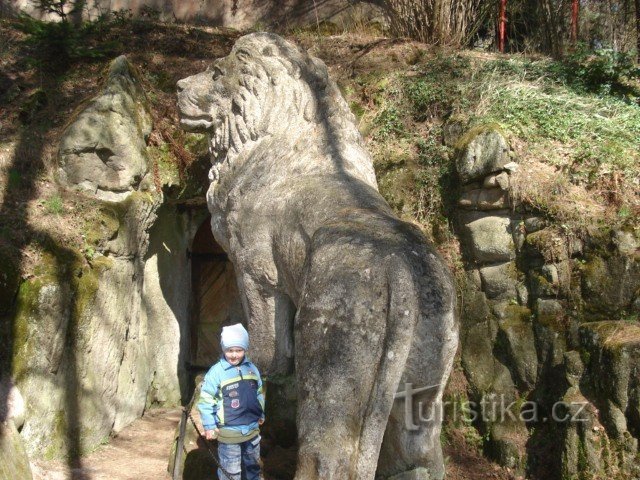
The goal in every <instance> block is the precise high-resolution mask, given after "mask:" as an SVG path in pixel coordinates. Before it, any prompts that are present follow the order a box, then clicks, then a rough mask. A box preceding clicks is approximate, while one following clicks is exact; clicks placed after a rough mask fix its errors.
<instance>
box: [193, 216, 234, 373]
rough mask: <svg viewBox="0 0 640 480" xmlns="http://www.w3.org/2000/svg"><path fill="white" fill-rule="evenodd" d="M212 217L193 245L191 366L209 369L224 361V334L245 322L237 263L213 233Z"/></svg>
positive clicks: (202, 228)
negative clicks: (237, 279)
mask: <svg viewBox="0 0 640 480" xmlns="http://www.w3.org/2000/svg"><path fill="white" fill-rule="evenodd" d="M210 223H211V217H207V219H206V220H205V221H204V222H203V223H202V225H200V228H199V229H198V231H197V233H196V235H195V237H194V239H193V244H192V246H191V285H192V288H193V310H192V314H191V329H190V330H191V359H190V363H191V365H196V366H199V367H205V368H206V367H209V366H211V365H212V364H213V363H215V362H216V361H217V360H218V358H220V354H221V350H220V332H221V331H222V327H223V326H225V325H231V324H234V323H238V322H242V323H244V314H243V311H242V304H241V303H240V296H239V294H238V287H237V284H236V278H235V273H234V270H233V264H232V263H231V262H230V261H229V259H228V258H227V255H226V253H225V252H224V250H222V247H220V245H218V243H217V242H216V241H215V239H214V238H213V234H212V233H211V225H210Z"/></svg>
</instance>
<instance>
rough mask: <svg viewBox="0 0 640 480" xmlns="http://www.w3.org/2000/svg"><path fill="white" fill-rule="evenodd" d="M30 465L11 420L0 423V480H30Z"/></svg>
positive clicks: (20, 438) (31, 476)
mask: <svg viewBox="0 0 640 480" xmlns="http://www.w3.org/2000/svg"><path fill="white" fill-rule="evenodd" d="M32 478H33V475H32V474H31V465H30V464H29V458H28V457H27V452H26V451H25V448H24V444H23V442H22V437H21V436H20V433H18V429H17V428H16V426H15V425H14V424H13V421H12V420H8V421H6V422H0V479H1V480H31V479H32Z"/></svg>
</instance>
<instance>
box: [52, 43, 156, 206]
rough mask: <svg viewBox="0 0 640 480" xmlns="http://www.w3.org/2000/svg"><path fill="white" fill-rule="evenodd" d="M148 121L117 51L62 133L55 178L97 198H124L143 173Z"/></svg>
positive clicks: (132, 78) (129, 70)
mask: <svg viewBox="0 0 640 480" xmlns="http://www.w3.org/2000/svg"><path fill="white" fill-rule="evenodd" d="M151 126H152V121H151V114H150V113H149V108H148V105H147V99H146V96H145V93H144V90H142V86H141V85H140V80H139V78H138V77H137V74H136V73H135V71H134V68H133V67H132V66H131V64H130V63H129V62H128V61H127V59H126V58H125V57H124V56H120V57H118V58H116V59H115V60H114V61H113V62H112V63H111V66H110V67H109V72H108V74H107V79H106V82H105V86H104V89H103V91H102V92H101V93H100V94H99V95H98V96H97V97H95V98H94V99H92V100H91V101H89V103H88V104H87V105H86V106H84V107H83V109H82V111H81V112H80V113H78V114H77V116H76V118H75V119H74V120H73V121H72V122H71V124H70V125H69V126H68V127H67V129H66V130H65V131H64V133H63V135H62V139H61V141H60V153H59V155H60V168H59V175H58V178H59V181H60V183H61V184H62V185H63V186H65V187H67V188H74V189H77V190H80V191H82V192H84V193H87V194H89V195H92V196H95V197H96V198H98V199H101V200H108V201H122V200H124V199H126V198H127V197H128V196H129V195H130V194H131V192H133V191H135V190H136V189H137V188H138V186H139V185H140V182H141V180H142V178H143V177H144V176H145V174H146V173H147V170H148V159H147V152H146V140H147V138H148V136H149V134H150V133H151Z"/></svg>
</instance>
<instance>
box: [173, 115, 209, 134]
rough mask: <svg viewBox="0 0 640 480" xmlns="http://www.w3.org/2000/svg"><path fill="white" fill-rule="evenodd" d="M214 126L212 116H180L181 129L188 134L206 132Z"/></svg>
mask: <svg viewBox="0 0 640 480" xmlns="http://www.w3.org/2000/svg"><path fill="white" fill-rule="evenodd" d="M212 126H213V118H211V115H198V116H194V117H192V116H189V115H183V114H181V115H180V127H181V128H183V129H184V130H186V131H188V132H205V131H207V130H209V129H211V127H212Z"/></svg>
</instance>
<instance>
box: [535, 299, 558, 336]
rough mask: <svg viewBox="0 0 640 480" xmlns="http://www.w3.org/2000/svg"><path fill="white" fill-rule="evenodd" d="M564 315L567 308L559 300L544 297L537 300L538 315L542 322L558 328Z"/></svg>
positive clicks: (539, 320)
mask: <svg viewBox="0 0 640 480" xmlns="http://www.w3.org/2000/svg"><path fill="white" fill-rule="evenodd" d="M564 315H565V309H564V307H563V305H562V303H560V302H559V301H558V300H552V299H544V298H538V299H537V300H536V317H537V319H538V322H539V323H540V324H542V325H546V326H550V327H551V328H553V329H556V327H557V325H558V324H559V323H561V322H562V319H563V317H564Z"/></svg>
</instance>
